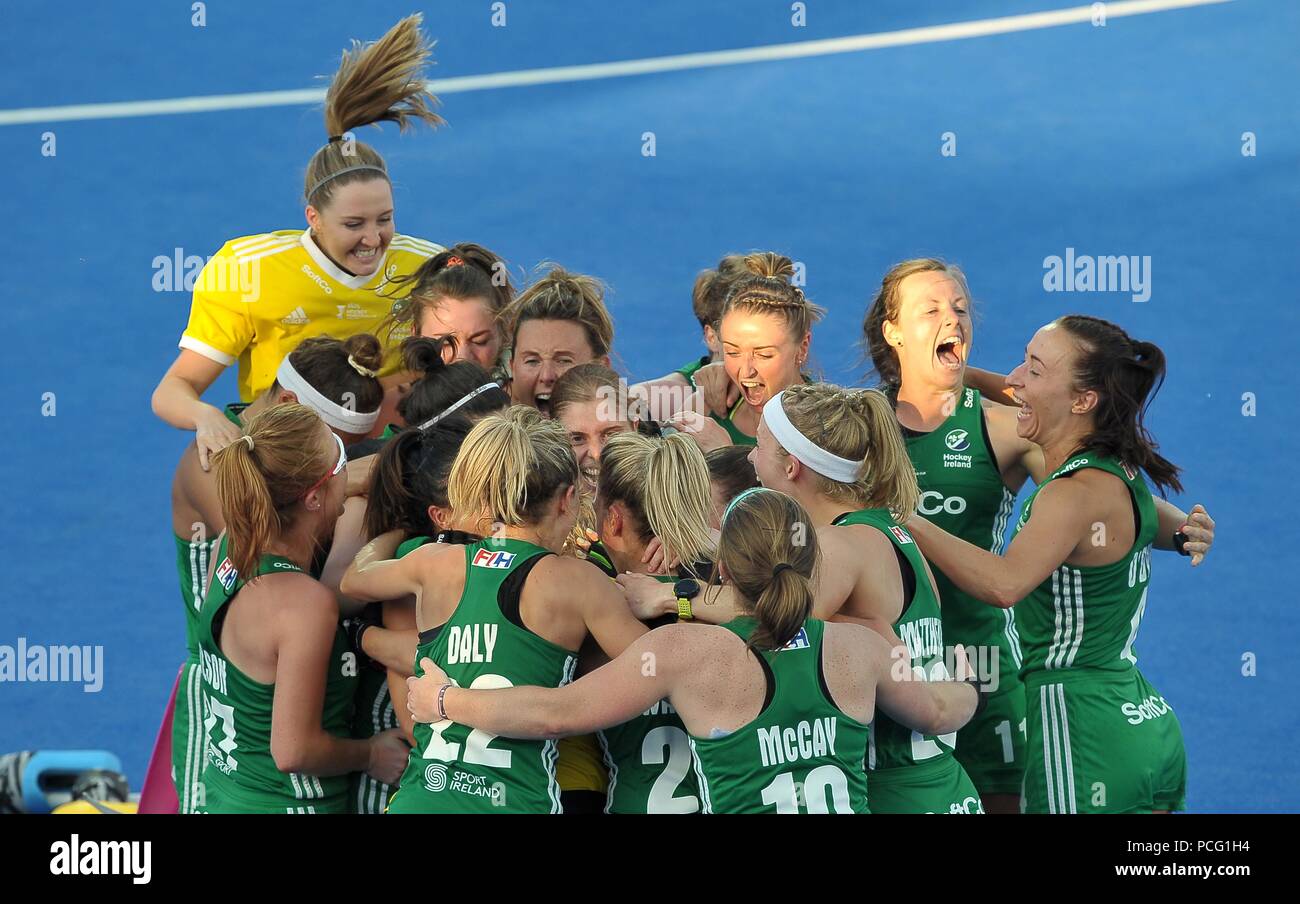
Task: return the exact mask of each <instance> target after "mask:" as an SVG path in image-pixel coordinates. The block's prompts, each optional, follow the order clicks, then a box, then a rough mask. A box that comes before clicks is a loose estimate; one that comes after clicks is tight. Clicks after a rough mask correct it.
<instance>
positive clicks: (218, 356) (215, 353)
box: [177, 334, 235, 367]
mask: <svg viewBox="0 0 1300 904" xmlns="http://www.w3.org/2000/svg"><path fill="white" fill-rule="evenodd" d="M177 346H178V347H179V348H185V349H189V350H190V351H192V352H197V353H198V354H200V355H202V356H203V357H205V358H207V359H208V360H210V361H216V362H217V363H218V364H220V365H221V366H222V367H229V366H230V365H232V364H234V363H235V356H234V355H227V354H226V353H225V352H223V351H221V350H220V349H215V348H213V347H212V346H210V345H208V344H207V343H206V342H201V341H199V340H198V339H195V338H194V337H193V336H187V335H184V334H182V335H181V341H180V342H178V343H177Z"/></svg>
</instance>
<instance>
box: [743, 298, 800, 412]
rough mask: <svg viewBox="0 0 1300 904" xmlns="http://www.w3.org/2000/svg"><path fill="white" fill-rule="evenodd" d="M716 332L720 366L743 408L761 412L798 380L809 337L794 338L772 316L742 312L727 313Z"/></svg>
mask: <svg viewBox="0 0 1300 904" xmlns="http://www.w3.org/2000/svg"><path fill="white" fill-rule="evenodd" d="M720 332H721V339H722V363H723V365H724V366H725V367H726V369H727V376H729V377H730V378H731V381H732V382H733V383H735V384H736V386H738V387H740V393H741V398H742V399H744V400H745V403H746V404H748V405H751V406H753V407H754V408H756V409H759V410H761V409H762V407H763V406H764V405H765V404H767V400H768V399H770V398H772V396H774V395H776V394H777V393H778V392H780V391H781V390H783V389H785V388H786V387H787V386H793V385H794V384H795V383H798V382H800V380H801V379H802V377H801V375H800V373H799V368H800V367H801V366H803V362H804V360H806V359H807V356H808V345H809V343H810V342H811V341H812V333H807V334H805V335H804V336H803V337H802V338H798V337H795V336H793V335H791V332H790V326H789V324H787V323H786V322H785V320H783V319H782V318H781V317H779V316H777V315H776V314H767V313H759V312H756V311H747V310H744V309H736V310H732V311H729V312H727V314H726V315H725V316H724V317H723V318H722V321H721V323H720Z"/></svg>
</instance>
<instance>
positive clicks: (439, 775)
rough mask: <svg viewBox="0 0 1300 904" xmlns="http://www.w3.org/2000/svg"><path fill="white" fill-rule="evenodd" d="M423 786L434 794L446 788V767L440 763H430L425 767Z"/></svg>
mask: <svg viewBox="0 0 1300 904" xmlns="http://www.w3.org/2000/svg"><path fill="white" fill-rule="evenodd" d="M424 787H426V788H428V789H429V790H430V791H432V792H434V793H435V794H436V793H438V792H439V791H445V790H447V767H446V766H444V765H442V763H430V764H429V765H428V766H427V767H425V770H424Z"/></svg>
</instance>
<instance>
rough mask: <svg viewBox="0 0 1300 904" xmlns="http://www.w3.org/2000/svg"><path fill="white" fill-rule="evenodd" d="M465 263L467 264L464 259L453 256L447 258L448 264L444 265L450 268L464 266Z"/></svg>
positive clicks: (446, 268) (445, 268) (445, 267)
mask: <svg viewBox="0 0 1300 904" xmlns="http://www.w3.org/2000/svg"><path fill="white" fill-rule="evenodd" d="M464 265H465V261H464V259H462V258H459V257H455V256H452V257H449V258H447V263H446V265H444V267H443V269H444V270H450V269H451V268H452V267H463V266H464Z"/></svg>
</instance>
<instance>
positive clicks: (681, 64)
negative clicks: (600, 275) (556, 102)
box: [0, 0, 1232, 126]
mask: <svg viewBox="0 0 1300 904" xmlns="http://www.w3.org/2000/svg"><path fill="white" fill-rule="evenodd" d="M1230 2H1232V0H1121V2H1115V3H1105V4H1095V5H1096V6H1104V7H1105V16H1106V21H1108V22H1109V21H1110V20H1111V19H1118V18H1122V17H1124V16H1140V15H1145V14H1147V13H1158V12H1165V11H1167V10H1172V9H1184V8H1187V7H1192V6H1208V5H1210V4H1212V3H1230ZM1092 17H1093V5H1089V6H1074V7H1069V8H1067V9H1054V10H1045V11H1043V12H1038V13H1025V14H1023V15H1019V16H1001V17H999V18H995V19H977V20H974V21H971V22H953V23H950V24H947V25H927V26H925V27H923V28H904V29H902V30H900V31H884V32H876V33H874V34H865V35H849V36H847V37H842V38H825V39H823V40H818V41H796V42H794V43H790V44H769V45H766V46H763V47H742V48H739V49H736V50H714V51H709V52H706V53H682V54H677V55H675V56H661V57H648V58H646V59H640V60H621V61H617V62H612V63H590V64H587V65H583V66H555V67H551V68H549V69H520V70H516V71H514V72H492V73H486V74H484V75H465V76H459V77H456V78H444V79H433V80H431V81H430V82H429V90H430V91H432V92H433V93H434V94H457V93H460V92H464V91H484V90H487V89H491V88H519V87H525V86H528V85H553V84H557V83H561V82H582V81H591V80H593V79H602V78H619V77H622V76H628V75H649V74H652V73H656V72H679V71H681V70H685V69H707V68H710V67H713V66H735V65H738V64H740V63H761V62H767V61H770V60H792V59H798V58H802V57H816V56H829V55H831V54H837V53H855V52H857V51H861V50H878V49H880V48H882V47H902V46H905V45H908V44H933V43H935V42H938V41H956V40H961V39H963V38H979V37H984V36H986V35H998V34H1008V33H1010V32H1016V31H1033V30H1035V29H1039V28H1052V27H1055V26H1057V25H1072V24H1076V23H1079V22H1090V21H1092ZM324 100H325V89H324V88H301V89H296V90H290V91H252V92H248V93H245V94H212V95H205V96H202V97H173V98H167V99H164V100H133V101H122V102H119V103H105V104H68V105H65V106H59V107H28V108H25V109H17V110H0V126H13V125H23V124H27V123H42V124H43V123H51V122H69V121H73V120H86V119H122V118H126V117H133V116H169V115H173V114H177V113H209V112H214V111H218V110H246V109H252V108H255V107H292V106H304V105H310V104H318V103H321V102H323V101H324Z"/></svg>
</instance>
